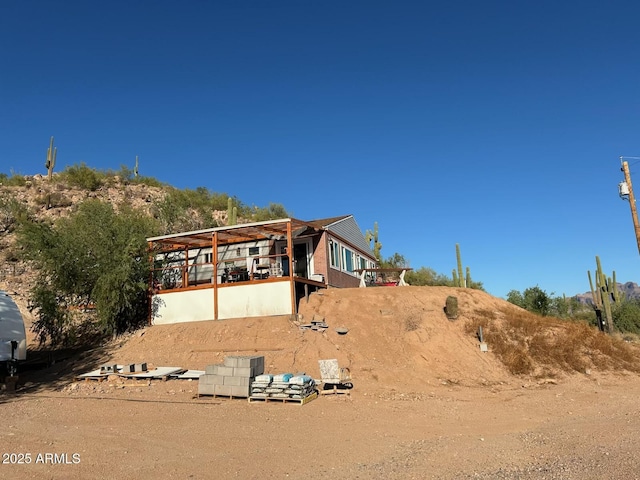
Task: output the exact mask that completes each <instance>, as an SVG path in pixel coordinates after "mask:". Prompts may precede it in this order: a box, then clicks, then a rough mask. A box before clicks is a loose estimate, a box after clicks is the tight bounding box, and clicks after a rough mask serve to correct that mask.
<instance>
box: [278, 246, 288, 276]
mask: <svg viewBox="0 0 640 480" xmlns="http://www.w3.org/2000/svg"><path fill="white" fill-rule="evenodd" d="M276 253H277V254H278V255H281V256H280V257H279V259H280V260H279V262H280V267H281V268H282V275H283V276H285V277H288V276H289V257H288V256H287V243H286V242H282V243H280V242H278V243H276Z"/></svg>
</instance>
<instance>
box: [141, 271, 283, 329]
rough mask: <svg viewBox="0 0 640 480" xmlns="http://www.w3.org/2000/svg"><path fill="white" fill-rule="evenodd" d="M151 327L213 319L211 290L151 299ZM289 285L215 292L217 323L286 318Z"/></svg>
mask: <svg viewBox="0 0 640 480" xmlns="http://www.w3.org/2000/svg"><path fill="white" fill-rule="evenodd" d="M152 301H153V302H154V304H155V305H156V308H155V315H154V317H153V319H152V323H153V324H154V325H166V324H170V323H181V322H199V321H203V320H213V319H214V308H213V288H206V289H200V290H187V291H176V292H165V293H162V294H158V295H154V296H153V300H152ZM292 313H293V312H292V309H291V287H290V284H289V281H282V282H266V283H258V284H251V285H237V286H236V285H234V286H225V287H221V288H218V319H219V320H223V319H227V318H242V317H266V316H271V315H290V314H292Z"/></svg>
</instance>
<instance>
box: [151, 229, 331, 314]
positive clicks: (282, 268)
mask: <svg viewBox="0 0 640 480" xmlns="http://www.w3.org/2000/svg"><path fill="white" fill-rule="evenodd" d="M320 233H321V231H320V230H319V229H318V228H317V226H316V225H313V224H312V223H310V222H304V221H301V220H296V219H293V218H286V219H280V220H270V221H265V222H254V223H247V224H241V225H232V226H226V227H215V228H210V229H206V230H197V231H191V232H183V233H179V234H174V235H164V236H159V237H152V238H149V239H147V241H148V244H149V252H150V255H149V257H150V261H151V262H152V273H151V278H150V287H151V288H150V295H151V309H150V314H149V323H150V324H166V323H179V322H189V321H203V320H221V319H227V318H242V317H254V316H270V315H291V314H294V313H297V304H298V302H299V300H300V298H303V297H304V296H305V295H308V294H309V292H310V291H313V290H316V289H318V288H326V286H327V285H326V281H325V277H324V276H323V275H321V274H315V273H314V272H313V269H312V268H311V266H312V265H313V262H312V258H313V254H314V251H313V250H314V247H313V246H312V245H314V244H313V242H312V241H311V240H310V239H311V238H312V237H318V235H319V234H320ZM302 246H304V248H302ZM310 250H311V251H310Z"/></svg>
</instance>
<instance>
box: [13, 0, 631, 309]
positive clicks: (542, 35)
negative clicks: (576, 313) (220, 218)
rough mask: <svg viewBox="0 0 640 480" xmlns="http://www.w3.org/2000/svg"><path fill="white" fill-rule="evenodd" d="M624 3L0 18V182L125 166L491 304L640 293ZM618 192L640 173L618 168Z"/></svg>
mask: <svg viewBox="0 0 640 480" xmlns="http://www.w3.org/2000/svg"><path fill="white" fill-rule="evenodd" d="M638 18H640V4H638V3H637V2H632V1H628V2H621V1H615V0H614V1H611V2H595V1H584V2H578V3H576V2H558V1H544V0H543V1H538V2H506V1H504V2H495V1H485V2H477V1H454V2H425V1H375V0H369V1H334V0H326V1H314V0H307V1H303V0H295V1H294V0H282V1H267V0H261V1H242V0H228V1H214V0H211V1H204V0H191V1H182V2H178V1H157V0H156V1H136V2H129V1H127V2H124V1H118V0H116V1H111V2H92V1H86V0H83V1H64V2H50V1H30V0H22V1H19V2H18V1H13V2H9V1H7V2H3V4H2V6H0V62H1V63H0V132H1V133H0V172H4V173H11V172H15V173H20V174H35V173H45V168H44V162H45V154H46V149H47V147H48V143H49V137H50V136H51V135H54V136H55V139H56V146H57V147H58V162H57V168H58V169H59V170H60V169H63V168H64V167H65V166H68V165H74V164H78V163H80V162H85V163H86V164H87V165H89V166H91V167H95V168H99V169H105V170H106V169H113V170H118V169H119V168H120V166H121V165H127V166H129V168H132V167H133V164H134V161H135V157H136V155H138V156H139V157H140V173H141V174H142V175H146V176H153V177H156V178H158V179H159V180H161V181H163V182H167V183H169V184H171V185H174V186H176V187H178V188H196V187H199V186H203V187H207V188H208V189H209V190H211V191H213V192H226V193H229V194H231V195H235V196H237V197H238V198H239V199H240V200H242V201H243V202H244V203H246V204H249V205H257V206H266V205H268V204H269V203H270V202H275V203H281V204H283V205H284V206H285V208H287V210H289V211H290V212H291V213H292V215H293V216H294V217H296V218H301V219H314V218H322V217H330V216H335V215H342V214H349V213H352V214H354V215H355V218H356V221H357V222H358V224H359V225H360V227H361V228H362V229H363V231H364V230H366V229H372V228H373V224H374V222H376V221H377V222H378V225H379V230H380V241H381V242H382V244H383V248H382V254H383V256H385V257H388V256H391V255H392V254H394V253H395V252H398V253H400V254H402V255H404V256H405V258H407V259H408V260H409V261H410V263H411V266H413V267H416V268H417V267H421V266H426V267H430V268H433V269H434V270H436V271H437V272H439V273H444V274H447V275H449V276H450V275H451V270H452V269H453V268H454V267H455V265H456V258H455V244H456V243H459V244H460V246H461V251H462V260H463V264H464V265H465V266H469V267H470V269H471V274H472V276H473V278H474V279H475V280H478V281H482V282H483V283H484V286H485V288H486V290H487V291H488V292H489V293H491V294H493V295H495V296H499V297H504V296H506V294H507V293H508V292H509V291H510V290H512V289H515V290H520V291H523V290H524V289H526V288H528V287H532V286H535V285H538V286H540V287H541V288H543V289H544V290H546V291H547V292H548V293H555V294H556V295H561V294H563V293H565V294H567V295H573V294H576V293H582V292H585V291H587V290H588V289H589V283H588V279H587V270H592V271H593V270H594V269H595V256H596V255H599V256H600V258H601V260H602V263H603V269H604V270H605V271H606V272H608V273H609V274H611V272H612V271H613V270H616V273H617V277H618V280H619V281H623V282H625V281H634V282H638V283H640V275H639V274H638V273H639V272H640V270H639V267H640V255H639V254H638V248H637V245H636V240H635V236H634V230H633V224H632V220H631V214H630V209H629V204H628V202H624V201H622V200H620V198H619V197H618V192H617V184H618V182H620V181H621V180H622V179H623V178H622V172H621V171H620V156H640V136H639V133H640V128H639V127H640V57H639V56H638V52H639V51H640V35H638V31H637V25H636V23H637V19H638ZM629 163H630V166H631V175H632V178H633V179H635V174H636V173H637V175H638V180H637V182H638V190H639V192H640V161H638V160H630V161H629Z"/></svg>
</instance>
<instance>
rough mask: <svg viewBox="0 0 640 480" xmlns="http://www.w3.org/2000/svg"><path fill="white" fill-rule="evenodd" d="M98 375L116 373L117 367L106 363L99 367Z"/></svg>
mask: <svg viewBox="0 0 640 480" xmlns="http://www.w3.org/2000/svg"><path fill="white" fill-rule="evenodd" d="M100 373H118V365H116V364H115V363H113V364H112V363H108V364H105V365H101V366H100Z"/></svg>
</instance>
